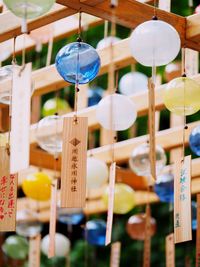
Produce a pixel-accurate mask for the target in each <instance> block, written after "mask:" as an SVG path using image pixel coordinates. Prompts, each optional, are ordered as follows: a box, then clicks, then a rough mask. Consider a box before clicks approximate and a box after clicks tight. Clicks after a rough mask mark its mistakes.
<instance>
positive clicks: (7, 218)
mask: <svg viewBox="0 0 200 267" xmlns="http://www.w3.org/2000/svg"><path fill="white" fill-rule="evenodd" d="M16 208H17V175H13V174H11V175H10V165H9V155H8V151H7V149H6V148H5V147H0V231H1V232H9V231H15V228H16Z"/></svg>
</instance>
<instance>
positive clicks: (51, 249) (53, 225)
mask: <svg viewBox="0 0 200 267" xmlns="http://www.w3.org/2000/svg"><path fill="white" fill-rule="evenodd" d="M57 188H58V180H57V179H54V180H53V181H52V185H51V207H50V224H49V250H48V257H49V258H52V257H54V256H55V233H56V218H57V214H56V211H57Z"/></svg>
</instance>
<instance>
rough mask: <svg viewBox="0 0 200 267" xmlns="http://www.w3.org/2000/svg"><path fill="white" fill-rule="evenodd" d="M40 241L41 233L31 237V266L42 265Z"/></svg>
mask: <svg viewBox="0 0 200 267" xmlns="http://www.w3.org/2000/svg"><path fill="white" fill-rule="evenodd" d="M40 241H41V236H40V235H37V236H34V237H31V238H30V239H29V260H28V262H29V263H28V264H29V265H28V266H29V267H40V247H41V245H40Z"/></svg>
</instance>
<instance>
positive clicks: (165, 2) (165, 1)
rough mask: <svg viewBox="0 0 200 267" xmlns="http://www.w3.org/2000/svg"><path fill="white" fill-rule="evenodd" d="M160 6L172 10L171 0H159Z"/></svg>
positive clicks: (168, 10)
mask: <svg viewBox="0 0 200 267" xmlns="http://www.w3.org/2000/svg"><path fill="white" fill-rule="evenodd" d="M158 8H159V9H162V10H165V11H167V12H170V10H171V0H159V2H158Z"/></svg>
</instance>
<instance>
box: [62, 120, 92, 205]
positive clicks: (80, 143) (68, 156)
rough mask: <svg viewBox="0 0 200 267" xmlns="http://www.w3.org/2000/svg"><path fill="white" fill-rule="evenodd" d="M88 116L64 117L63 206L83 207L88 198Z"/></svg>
mask: <svg viewBox="0 0 200 267" xmlns="http://www.w3.org/2000/svg"><path fill="white" fill-rule="evenodd" d="M87 135H88V118H86V117H77V118H76V119H75V118H64V123H63V151H62V167H61V207H63V208H83V207H85V200H86V165H87Z"/></svg>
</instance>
